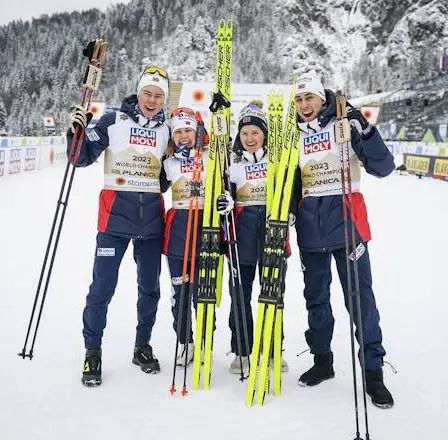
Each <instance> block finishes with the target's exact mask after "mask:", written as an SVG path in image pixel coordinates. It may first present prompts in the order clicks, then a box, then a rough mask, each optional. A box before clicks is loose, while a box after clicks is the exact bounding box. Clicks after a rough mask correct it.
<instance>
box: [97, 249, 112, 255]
mask: <svg viewBox="0 0 448 440" xmlns="http://www.w3.org/2000/svg"><path fill="white" fill-rule="evenodd" d="M96 256H97V257H115V248H97V250H96Z"/></svg>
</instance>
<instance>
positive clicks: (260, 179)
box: [217, 101, 288, 374]
mask: <svg viewBox="0 0 448 440" xmlns="http://www.w3.org/2000/svg"><path fill="white" fill-rule="evenodd" d="M262 105H263V103H262V102H260V101H254V102H252V103H250V104H249V105H247V106H246V107H244V108H243V109H242V110H241V113H240V116H239V122H238V134H237V136H236V138H235V142H234V145H233V151H232V154H231V156H230V169H229V174H230V182H231V184H232V187H233V197H231V195H230V194H221V195H220V196H219V197H218V200H217V205H218V212H220V213H222V214H224V213H226V212H228V211H229V210H230V209H232V208H233V205H234V204H235V209H234V215H235V226H236V240H237V244H238V251H239V261H240V270H241V284H242V290H243V296H244V311H245V320H246V322H247V330H248V336H249V338H248V339H249V347H247V348H246V344H245V341H244V337H243V335H244V331H243V315H242V307H241V304H240V303H239V302H238V301H237V304H236V308H237V313H238V316H239V327H240V328H239V333H240V335H241V339H242V341H241V342H242V344H241V346H242V347H241V349H242V352H241V353H239V352H238V344H237V329H236V323H235V316H234V310H233V309H234V304H233V297H231V301H232V304H231V306H230V315H229V327H230V330H231V335H232V336H231V349H232V352H233V353H235V357H234V359H233V361H232V363H231V364H230V369H229V371H230V373H232V374H240V371H241V370H240V368H241V367H240V359H239V355H241V356H242V365H243V370H244V371H245V372H247V370H248V367H249V362H248V358H249V355H250V354H251V352H252V345H253V315H252V308H251V298H252V286H253V282H254V279H255V275H256V272H257V265H258V270H259V271H260V270H261V262H262V259H263V251H264V245H265V234H266V184H267V154H266V153H267V135H268V124H267V118H266V114H265V113H264V111H263V110H262V108H261V106H262ZM233 199H235V200H233ZM230 284H231V283H230V281H229V285H230ZM282 371H283V372H286V371H288V364H287V363H286V361H285V360H284V359H282Z"/></svg>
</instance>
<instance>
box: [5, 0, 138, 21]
mask: <svg viewBox="0 0 448 440" xmlns="http://www.w3.org/2000/svg"><path fill="white" fill-rule="evenodd" d="M115 3H129V0H0V11H1V12H0V25H3V24H8V23H9V22H10V21H12V20H17V19H20V18H21V19H22V20H30V19H31V18H32V17H39V16H40V15H42V14H53V13H56V12H64V11H75V10H83V9H90V8H99V9H102V10H105V9H106V8H107V6H109V5H112V4H115Z"/></svg>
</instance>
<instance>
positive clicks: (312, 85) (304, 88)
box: [296, 70, 326, 102]
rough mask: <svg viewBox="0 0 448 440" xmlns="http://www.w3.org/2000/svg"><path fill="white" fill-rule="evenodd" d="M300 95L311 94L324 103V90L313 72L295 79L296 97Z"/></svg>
mask: <svg viewBox="0 0 448 440" xmlns="http://www.w3.org/2000/svg"><path fill="white" fill-rule="evenodd" d="M301 93H313V94H315V95H317V96H319V98H322V99H323V101H324V102H325V101H326V99H325V89H324V86H323V85H322V82H321V80H320V78H319V77H318V76H317V73H316V72H315V71H314V70H310V71H309V72H307V73H305V74H303V75H301V76H299V78H298V79H297V86H296V96H297V95H299V94H301Z"/></svg>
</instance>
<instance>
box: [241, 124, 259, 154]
mask: <svg viewBox="0 0 448 440" xmlns="http://www.w3.org/2000/svg"><path fill="white" fill-rule="evenodd" d="M240 139H241V144H242V145H243V148H244V149H245V150H246V151H247V152H248V153H251V154H253V153H256V152H257V151H258V150H259V149H260V148H261V147H263V143H264V133H263V130H262V129H261V128H260V127H257V126H256V125H244V126H243V127H242V128H241V130H240Z"/></svg>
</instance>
